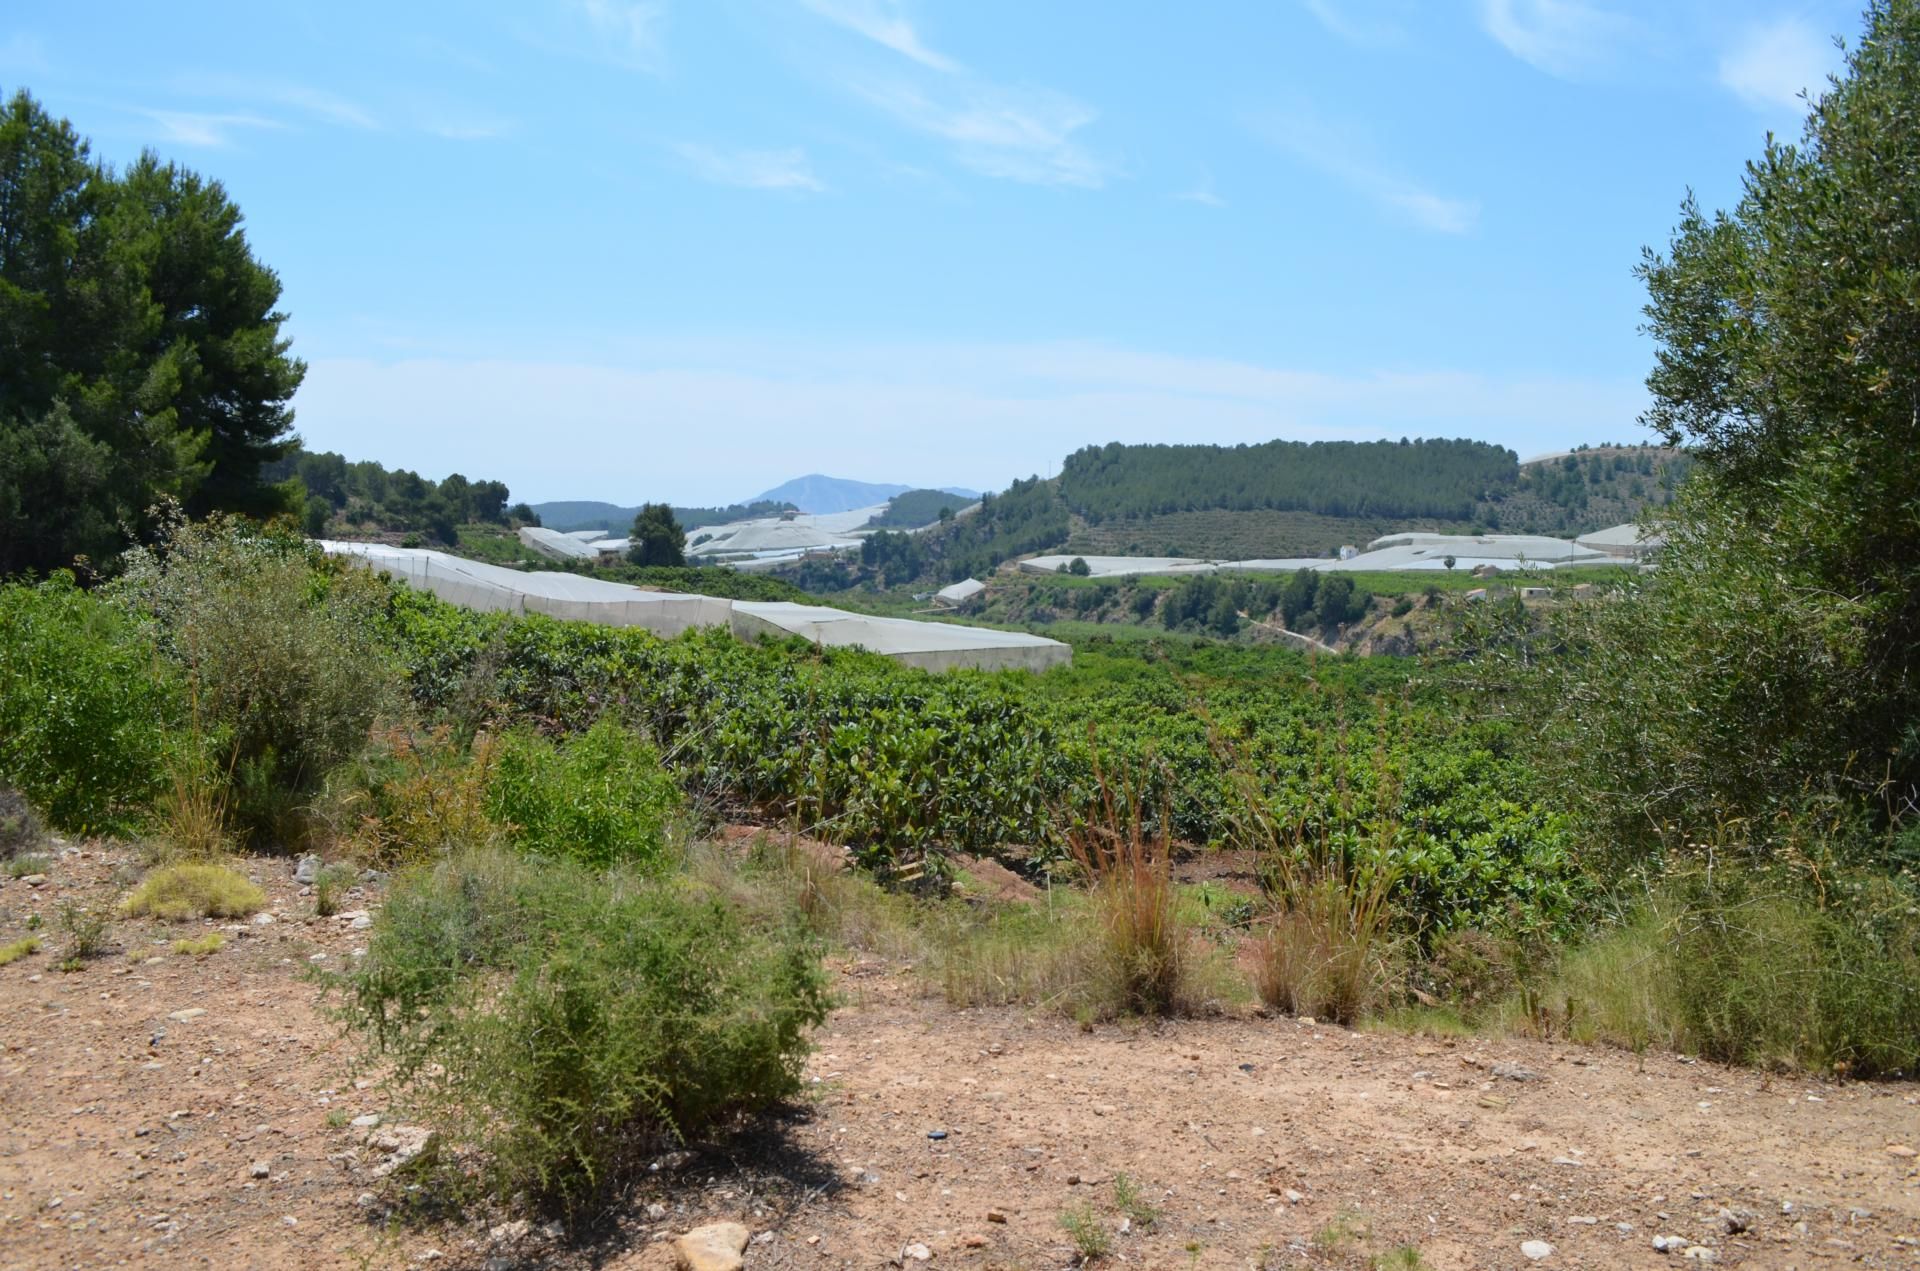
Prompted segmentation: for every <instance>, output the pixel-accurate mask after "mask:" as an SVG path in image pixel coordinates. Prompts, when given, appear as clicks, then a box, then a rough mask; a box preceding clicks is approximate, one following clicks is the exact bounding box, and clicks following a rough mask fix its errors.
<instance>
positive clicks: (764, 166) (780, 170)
mask: <svg viewBox="0 0 1920 1271" xmlns="http://www.w3.org/2000/svg"><path fill="white" fill-rule="evenodd" d="M676 149H677V150H678V151H679V153H680V157H681V158H683V159H685V160H686V161H687V163H688V165H689V166H690V167H692V168H693V170H694V172H695V173H696V174H697V175H698V176H700V177H701V178H702V179H703V180H707V181H711V182H713V183H714V184H715V185H731V186H737V187H739V188H740V189H743V190H793V191H798V192H801V193H805V194H819V193H821V192H822V191H824V190H825V189H826V188H827V187H826V184H825V183H824V182H822V181H821V180H820V178H819V177H817V176H815V175H814V173H813V167H812V165H811V164H809V163H808V162H807V152H806V151H805V150H802V149H801V148H800V147H798V146H792V147H789V148H787V149H784V150H715V149H713V148H712V147H710V146H701V145H693V144H687V145H682V146H678V147H676Z"/></svg>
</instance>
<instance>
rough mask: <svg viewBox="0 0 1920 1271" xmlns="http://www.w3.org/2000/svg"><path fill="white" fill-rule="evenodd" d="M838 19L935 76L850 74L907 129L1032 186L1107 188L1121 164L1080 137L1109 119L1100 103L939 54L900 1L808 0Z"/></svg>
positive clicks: (993, 173) (960, 158)
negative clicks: (1013, 81)
mask: <svg viewBox="0 0 1920 1271" xmlns="http://www.w3.org/2000/svg"><path fill="white" fill-rule="evenodd" d="M801 3H802V4H804V5H805V6H806V7H807V8H808V9H809V10H811V11H812V12H814V13H816V14H818V15H819V16H820V17H822V18H825V19H827V20H828V21H830V22H832V23H834V24H835V25H837V26H840V27H844V28H845V29H847V30H849V31H853V32H855V33H857V34H859V35H862V36H864V37H866V38H867V39H868V40H871V41H873V42H874V43H876V44H879V45H881V46H883V47H885V48H887V49H890V50H892V51H893V52H895V53H898V54H900V55H901V56H902V57H905V58H907V59H909V60H911V61H913V62H915V63H918V64H919V66H920V67H922V68H923V69H924V70H925V71H931V72H933V74H924V73H922V74H919V75H917V76H915V77H913V78H902V77H901V76H899V75H886V74H883V75H879V76H874V77H869V78H867V79H865V80H862V79H861V78H860V77H858V76H850V77H845V78H846V81H847V82H850V83H852V84H853V86H854V92H855V93H856V94H857V95H858V96H860V97H861V98H863V99H864V100H865V101H866V102H867V103H868V104H870V105H873V106H876V107H878V108H879V109H880V110H882V111H884V112H885V113H886V114H888V115H890V116H892V117H893V119H894V120H895V121H896V122H897V123H900V124H902V125H904V126H905V127H907V128H910V129H912V130H913V131H915V132H920V133H924V134H926V135H928V136H933V137H938V138H940V139H941V140H943V141H946V142H948V143H950V144H951V145H952V146H953V157H954V159H955V160H956V161H957V162H958V163H960V165H961V166H962V167H965V168H968V169H970V170H971V171H973V172H976V173H978V174H979V175H981V176H987V177H996V178H999V179H1001V180H1006V181H1019V182H1023V183H1025V184H1028V185H1057V186H1078V187H1080V188H1082V189H1099V188H1100V187H1101V186H1103V185H1105V184H1106V183H1107V181H1108V179H1109V178H1110V177H1111V176H1112V175H1113V173H1114V167H1113V165H1112V164H1110V163H1108V162H1107V161H1106V160H1104V159H1101V158H1099V157H1098V156H1096V155H1095V154H1093V153H1092V152H1091V151H1090V150H1088V149H1087V148H1086V147H1085V146H1084V145H1082V144H1081V143H1080V141H1079V139H1078V138H1077V137H1076V136H1075V135H1074V134H1076V133H1077V132H1079V131H1080V130H1081V129H1082V128H1085V127H1086V126H1087V125H1088V124H1091V123H1093V122H1094V120H1095V119H1097V118H1099V114H1098V112H1097V111H1095V110H1094V109H1093V108H1092V107H1091V106H1088V105H1086V104H1085V103H1084V102H1081V101H1078V100H1076V99H1074V98H1073V97H1070V96H1068V95H1067V94H1065V93H1059V92H1054V91H1052V90H1050V89H1045V88H1011V87H1008V86H1005V85H1001V84H996V83H994V82H992V81H991V80H989V79H987V78H986V77H985V76H982V75H979V74H977V73H975V72H973V71H971V70H969V69H968V68H967V67H965V66H962V65H961V64H960V63H958V62H956V61H955V60H954V59H952V58H950V57H947V56H946V55H945V54H942V53H938V52H935V51H934V50H933V49H932V48H930V47H928V45H927V43H926V41H924V40H922V39H921V38H920V34H919V32H917V31H916V30H914V28H913V24H912V23H911V22H909V21H908V20H907V17H906V14H905V11H904V10H903V9H902V7H901V6H900V4H899V3H898V2H897V0H801Z"/></svg>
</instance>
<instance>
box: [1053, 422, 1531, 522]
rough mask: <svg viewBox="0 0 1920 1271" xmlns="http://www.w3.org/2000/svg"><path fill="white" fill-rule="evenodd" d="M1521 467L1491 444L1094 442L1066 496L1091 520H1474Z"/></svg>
mask: <svg viewBox="0 0 1920 1271" xmlns="http://www.w3.org/2000/svg"><path fill="white" fill-rule="evenodd" d="M1518 471H1519V459H1518V457H1517V456H1515V454H1514V453H1513V452H1512V451H1511V450H1506V449H1503V448H1502V447H1499V446H1494V445H1489V444H1488V443H1486V442H1483V441H1400V442H1385V441H1377V442H1355V441H1314V442H1303V441H1268V442H1263V443H1261V444H1260V445H1257V446H1244V445H1243V446H1123V445H1121V444H1119V443H1118V442H1115V443H1112V444H1110V445H1105V446H1088V447H1087V448H1086V449H1084V450H1078V451H1075V452H1074V453H1073V454H1071V455H1068V456H1067V461H1066V464H1065V466H1064V467H1062V469H1061V471H1060V495H1061V497H1062V498H1064V499H1065V500H1066V501H1067V507H1068V508H1069V509H1070V510H1071V511H1072V512H1073V513H1074V514H1075V515H1076V516H1082V517H1085V518H1086V519H1087V520H1088V521H1089V522H1091V523H1094V524H1099V523H1100V522H1102V521H1105V520H1108V519H1110V518H1113V517H1143V516H1157V515H1164V514H1166V513H1169V512H1194V511H1202V510H1207V509H1225V510H1229V511H1237V512H1245V511H1251V510H1253V509H1256V508H1261V509H1269V510H1274V511H1298V512H1317V513H1319V514H1321V515H1322V516H1341V517H1347V516H1358V517H1366V516H1387V517H1437V518H1440V519H1443V520H1453V521H1466V520H1471V519H1473V516H1474V513H1475V509H1476V508H1477V507H1478V506H1479V504H1480V503H1481V502H1482V501H1483V500H1484V499H1486V498H1487V497H1488V496H1489V495H1490V494H1492V493H1494V492H1496V491H1502V490H1504V489H1506V488H1510V487H1511V486H1512V485H1513V484H1514V481H1515V478H1516V475H1517V473H1518Z"/></svg>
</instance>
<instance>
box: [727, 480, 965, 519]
mask: <svg viewBox="0 0 1920 1271" xmlns="http://www.w3.org/2000/svg"><path fill="white" fill-rule="evenodd" d="M918 488H919V487H917V486H910V485H900V484H897V483H894V482H884V481H881V482H876V481H851V480H848V479H847V478H845V477H830V476H827V475H826V474H825V473H820V472H810V473H808V474H807V475H806V476H804V477H795V478H794V479H793V480H791V481H788V482H786V483H785V484H783V485H777V486H775V487H774V488H773V489H771V490H768V491H766V492H765V493H763V494H757V495H755V496H754V497H753V498H751V499H748V500H746V501H747V502H749V503H758V502H761V501H763V500H764V501H770V502H774V503H791V504H793V505H794V506H795V507H797V508H799V509H800V510H801V511H802V512H809V513H812V514H814V515H816V516H820V515H826V514H828V513H832V512H851V511H853V510H854V509H856V508H870V507H877V506H878V505H880V504H882V503H885V502H886V501H887V500H888V499H891V498H892V497H893V496H894V495H896V494H905V493H906V492H907V491H909V490H913V489H918ZM947 493H949V494H952V495H955V496H957V497H960V498H966V499H973V498H978V497H979V496H978V495H977V494H976V493H974V492H973V491H971V490H960V489H951V490H948V491H947Z"/></svg>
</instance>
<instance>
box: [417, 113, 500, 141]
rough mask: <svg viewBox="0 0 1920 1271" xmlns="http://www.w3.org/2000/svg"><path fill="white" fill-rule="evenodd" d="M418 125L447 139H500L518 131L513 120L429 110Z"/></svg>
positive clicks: (428, 132) (429, 133) (423, 129)
mask: <svg viewBox="0 0 1920 1271" xmlns="http://www.w3.org/2000/svg"><path fill="white" fill-rule="evenodd" d="M418 127H419V129H420V131H421V132H424V133H426V134H427V135H429V136H433V137H439V138H442V139H443V140H446V141H498V140H499V139H500V138H502V137H508V136H511V135H513V133H515V132H516V131H518V126H517V125H516V124H514V123H513V121H511V120H507V119H497V118H494V117H493V116H491V115H475V114H462V113H459V112H440V113H435V112H431V111H429V112H427V113H425V114H423V115H421V116H420V118H419V122H418Z"/></svg>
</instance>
